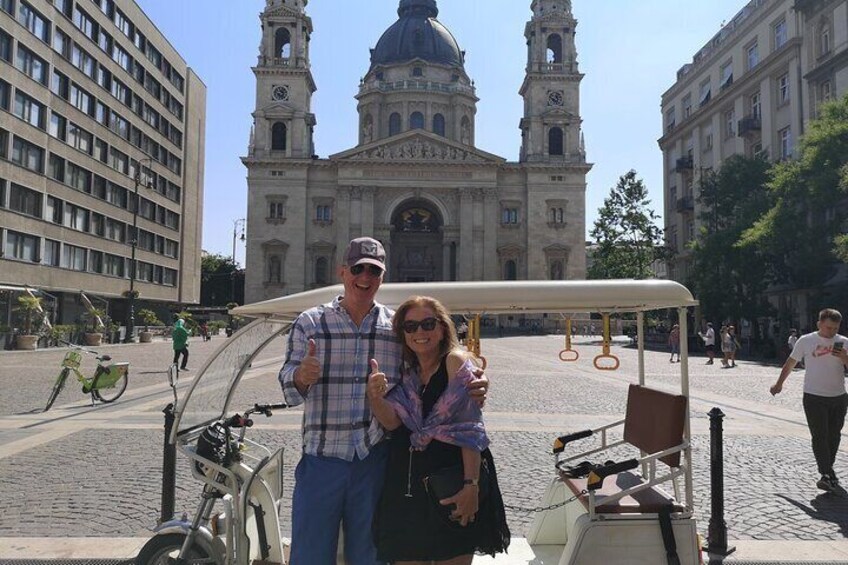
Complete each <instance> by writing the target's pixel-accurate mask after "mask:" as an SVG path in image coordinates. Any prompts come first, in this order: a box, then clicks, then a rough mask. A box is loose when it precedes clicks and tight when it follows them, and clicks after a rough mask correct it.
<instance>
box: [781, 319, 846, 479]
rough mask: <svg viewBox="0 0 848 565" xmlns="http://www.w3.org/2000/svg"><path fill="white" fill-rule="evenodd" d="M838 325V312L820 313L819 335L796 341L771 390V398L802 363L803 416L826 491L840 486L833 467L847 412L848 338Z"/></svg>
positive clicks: (815, 334) (812, 334) (839, 320)
mask: <svg viewBox="0 0 848 565" xmlns="http://www.w3.org/2000/svg"><path fill="white" fill-rule="evenodd" d="M841 322H842V314H840V313H839V311H838V310H833V309H832V308H826V309H824V310H822V311H821V312H819V321H818V324H817V327H818V331H817V332H813V333H809V334H805V335H802V336H801V337H800V338H798V341H797V342H795V347H794V348H793V349H792V353H791V354H790V355H789V358H788V359H787V360H786V363H784V364H783V369H781V371H780V377H779V378H778V379H777V383H775V384H774V386H772V387H771V393H772V394H773V395H774V394H778V393H780V391H781V390H783V383H784V381H786V379H787V378H789V375H790V374H792V369H794V368H795V364H796V363H798V362H799V361H802V360H803V361H804V363H805V364H806V370H805V372H804V414H805V415H806V416H807V425H808V426H809V428H810V435H811V436H812V439H813V455H814V456H815V458H816V465H818V469H819V473H820V474H821V478H820V479H819V480H818V482H816V486H817V487H818V488H820V489H822V490H826V491H832V490H834V489H836V487H838V486H839V480H838V479H837V478H836V473H834V471H833V464H834V462H835V461H836V454H837V452H838V451H839V440H840V438H841V434H842V426H843V425H844V424H845V413H846V409H848V394H846V392H845V369H844V367H846V366H848V352H846V349H848V345H846V344H848V338H846V337H845V336H843V335H839V334H838V333H837V332H838V331H839V324H840V323H841Z"/></svg>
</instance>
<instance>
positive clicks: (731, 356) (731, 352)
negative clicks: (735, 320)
mask: <svg viewBox="0 0 848 565" xmlns="http://www.w3.org/2000/svg"><path fill="white" fill-rule="evenodd" d="M727 342H728V343H727V347H728V351H727V360H728V362H729V363H730V368H731V369H735V368H736V352H737V351H739V348H740V346H741V344H740V343H739V339H738V338H737V337H736V327H735V326H727Z"/></svg>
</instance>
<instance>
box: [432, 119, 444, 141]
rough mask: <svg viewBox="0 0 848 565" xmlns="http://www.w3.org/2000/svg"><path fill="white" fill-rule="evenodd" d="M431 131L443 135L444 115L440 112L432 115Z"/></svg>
mask: <svg viewBox="0 0 848 565" xmlns="http://www.w3.org/2000/svg"><path fill="white" fill-rule="evenodd" d="M433 133H435V134H436V135H441V136H442V137H444V136H445V117H444V116H443V115H441V114H436V115H435V116H433Z"/></svg>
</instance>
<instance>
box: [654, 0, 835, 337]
mask: <svg viewBox="0 0 848 565" xmlns="http://www.w3.org/2000/svg"><path fill="white" fill-rule="evenodd" d="M846 92H848V0H838V1H837V0H832V1H831V0H807V1H804V0H751V1H750V2H748V3H747V5H745V6H744V8H742V10H741V11H740V12H739V13H737V14H736V15H735V16H734V17H733V18H732V19H730V20H729V21H728V22H727V23H726V24H725V25H723V26H722V28H721V30H720V31H719V32H718V33H717V34H716V35H715V36H714V37H713V38H712V39H710V41H709V42H708V43H707V44H706V45H705V46H704V47H703V48H702V49H701V50H699V51H698V52H697V53H696V54H695V56H694V58H693V59H692V62H691V63H687V64H685V65H683V67H681V69H680V70H679V71H678V72H677V80H676V82H675V83H674V85H673V86H672V87H671V88H669V89H668V90H667V91H666V92H665V93H664V94H663V95H662V119H663V125H664V133H663V136H662V137H661V138H660V140H659V145H660V148H661V150H662V153H663V171H664V202H665V210H664V212H665V214H664V217H665V230H666V237H667V241H668V243H669V245H670V246H671V247H672V248H673V249H674V251H675V252H676V253H677V255H676V257H675V259H674V260H673V261H671V262H669V265H668V276H669V278H671V279H674V280H677V281H680V282H684V283H685V282H687V280H688V277H689V271H690V268H691V252H690V250H689V243H690V242H691V241H692V240H693V239H695V238H696V237H697V234H698V233H699V229H700V220H699V216H700V215H701V212H702V206H701V204H699V202H698V198H697V197H698V194H697V186H698V181H699V179H700V177H701V175H703V174H704V173H705V172H706V171H709V170H718V169H719V168H720V167H721V164H722V162H723V161H724V160H725V159H727V158H728V157H730V156H731V155H747V156H754V155H756V154H763V155H765V156H767V157H768V158H769V159H771V160H772V161H778V160H782V159H789V158H793V156H795V152H796V144H797V140H798V139H799V137H800V136H802V135H804V131H805V127H806V125H807V123H808V122H809V120H810V119H811V118H814V117H815V116H816V115H817V112H818V107H819V105H820V104H821V102H823V101H825V100H828V99H830V98H833V97H836V96H842V95H844V93H846ZM740 190H744V187H740ZM775 291H777V289H775ZM795 294H796V293H793V292H792V291H791V289H781V290H780V291H779V295H780V296H775V302H776V304H775V305H776V306H779V307H780V309H781V310H782V311H784V312H787V313H788V314H787V315H789V316H790V317H791V318H793V319H795V320H798V321H801V320H799V317H800V313H801V312H804V311H805V310H806V305H805V304H803V303H802V301H803V296H800V294H801V293H798V294H799V295H798V296H796V295H795ZM804 323H806V322H804Z"/></svg>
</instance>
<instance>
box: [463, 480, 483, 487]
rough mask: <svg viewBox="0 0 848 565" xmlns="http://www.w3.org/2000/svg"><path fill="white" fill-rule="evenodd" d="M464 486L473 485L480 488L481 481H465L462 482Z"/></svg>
mask: <svg viewBox="0 0 848 565" xmlns="http://www.w3.org/2000/svg"><path fill="white" fill-rule="evenodd" d="M462 484H463V485H471V486H473V487H479V486H480V479H465V480H464V481H462Z"/></svg>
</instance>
